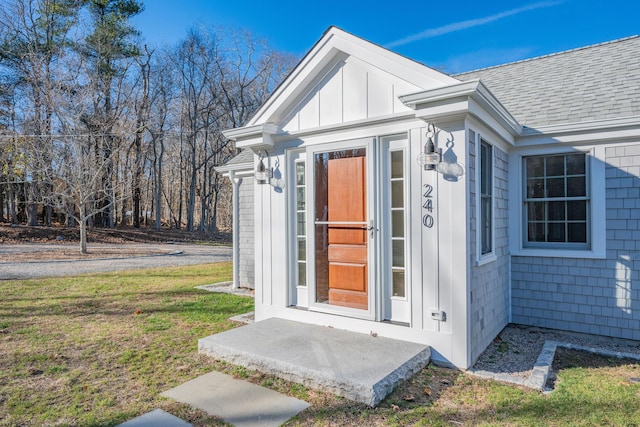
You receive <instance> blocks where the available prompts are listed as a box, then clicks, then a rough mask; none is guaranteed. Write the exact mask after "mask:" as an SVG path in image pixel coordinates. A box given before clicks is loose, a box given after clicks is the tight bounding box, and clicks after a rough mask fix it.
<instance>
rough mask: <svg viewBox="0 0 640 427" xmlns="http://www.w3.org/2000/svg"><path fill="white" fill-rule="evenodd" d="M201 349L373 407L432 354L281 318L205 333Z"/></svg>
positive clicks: (418, 347) (411, 346) (400, 343)
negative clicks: (210, 333) (217, 332)
mask: <svg viewBox="0 0 640 427" xmlns="http://www.w3.org/2000/svg"><path fill="white" fill-rule="evenodd" d="M198 351H199V352H200V353H203V354H207V355H209V356H211V357H214V358H216V359H219V360H224V361H226V362H229V363H232V364H235V365H240V366H244V367H247V368H249V369H255V370H258V371H260V372H264V373H269V374H274V375H276V376H278V377H281V378H284V379H287V380H289V381H294V382H297V383H301V384H303V385H305V386H308V387H311V388H316V389H320V390H325V391H329V392H332V393H334V394H337V395H339V396H344V397H346V398H348V399H351V400H354V401H357V402H362V403H365V404H367V405H369V406H372V407H375V406H377V405H378V404H379V403H380V402H381V401H382V400H383V399H384V398H385V397H386V396H387V395H388V394H389V393H390V392H391V391H392V390H393V389H394V387H395V386H396V385H397V384H398V383H399V382H401V381H403V380H405V379H408V378H409V377H411V376H412V375H413V374H414V373H416V372H417V371H419V370H420V369H422V368H424V367H425V366H426V365H427V364H428V363H429V359H430V355H431V352H430V349H429V347H428V346H425V345H420V344H416V343H411V342H406V341H399V340H393V339H389V338H382V337H373V336H370V335H365V334H359V333H355V332H348V331H343V330H339V329H334V328H328V327H324V326H317V325H310V324H305V323H299V322H293V321H290V320H283V319H267V320H264V321H261V322H257V323H253V324H250V325H246V326H242V327H240V328H236V329H232V330H229V331H225V332H222V333H219V334H216V335H211V336H208V337H206V338H201V339H200V340H199V341H198Z"/></svg>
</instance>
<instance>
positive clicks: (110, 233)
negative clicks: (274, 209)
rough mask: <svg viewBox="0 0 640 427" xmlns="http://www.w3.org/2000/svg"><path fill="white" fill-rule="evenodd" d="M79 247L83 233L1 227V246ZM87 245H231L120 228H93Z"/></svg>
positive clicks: (207, 236)
mask: <svg viewBox="0 0 640 427" xmlns="http://www.w3.org/2000/svg"><path fill="white" fill-rule="evenodd" d="M53 242H57V243H69V242H72V243H79V242H80V229H79V228H70V227H62V226H57V227H56V226H54V227H45V226H33V227H30V226H25V225H19V226H15V225H8V224H3V225H0V244H24V243H53ZM87 242H88V243H161V242H176V243H220V244H228V243H230V242H231V234H230V233H216V234H211V233H206V232H188V231H183V230H176V229H169V228H163V229H160V230H155V229H153V228H133V227H118V228H114V229H108V228H90V229H88V230H87Z"/></svg>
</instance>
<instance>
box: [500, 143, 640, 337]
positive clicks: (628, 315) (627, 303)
mask: <svg viewBox="0 0 640 427" xmlns="http://www.w3.org/2000/svg"><path fill="white" fill-rule="evenodd" d="M606 162H607V164H606V167H605V173H606V179H605V182H606V207H607V216H606V217H607V219H606V227H607V230H606V239H607V240H606V245H607V252H606V253H607V258H606V259H574V258H543V257H513V258H512V280H513V290H512V292H513V294H512V310H513V321H514V322H516V323H521V324H526V325H533V326H542V327H546V328H554V329H565V330H570V331H576V332H585V333H592V334H599V335H607V336H613V337H619V338H629V339H635V340H640V227H639V226H640V166H638V165H640V144H639V145H631V146H618V147H608V148H607V149H606ZM634 165H635V166H634ZM597 202H598V201H594V203H597ZM596 226H598V225H597V224H596Z"/></svg>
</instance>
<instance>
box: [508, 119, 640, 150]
mask: <svg viewBox="0 0 640 427" xmlns="http://www.w3.org/2000/svg"><path fill="white" fill-rule="evenodd" d="M638 140H640V116H631V117H623V118H617V119H607V120H594V121H590V122H581V123H572V124H560V125H550V126H541V127H538V128H535V129H534V128H525V129H524V131H523V133H522V135H521V136H520V137H519V138H518V141H517V143H516V145H517V146H518V147H533V146H538V145H549V144H567V145H592V144H603V143H609V142H616V143H620V142H627V141H628V142H633V141H638Z"/></svg>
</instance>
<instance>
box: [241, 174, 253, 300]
mask: <svg viewBox="0 0 640 427" xmlns="http://www.w3.org/2000/svg"><path fill="white" fill-rule="evenodd" d="M238 197H239V201H240V212H239V214H240V215H239V218H238V222H239V223H238V226H239V233H240V236H239V238H240V244H239V255H240V257H239V258H240V259H239V262H238V264H239V265H238V267H239V273H240V283H239V285H240V286H241V287H245V288H251V289H254V287H255V285H254V283H255V246H254V238H255V237H254V235H255V233H254V223H255V212H254V199H255V196H254V179H253V177H244V178H242V182H241V183H240V186H239V188H238Z"/></svg>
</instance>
